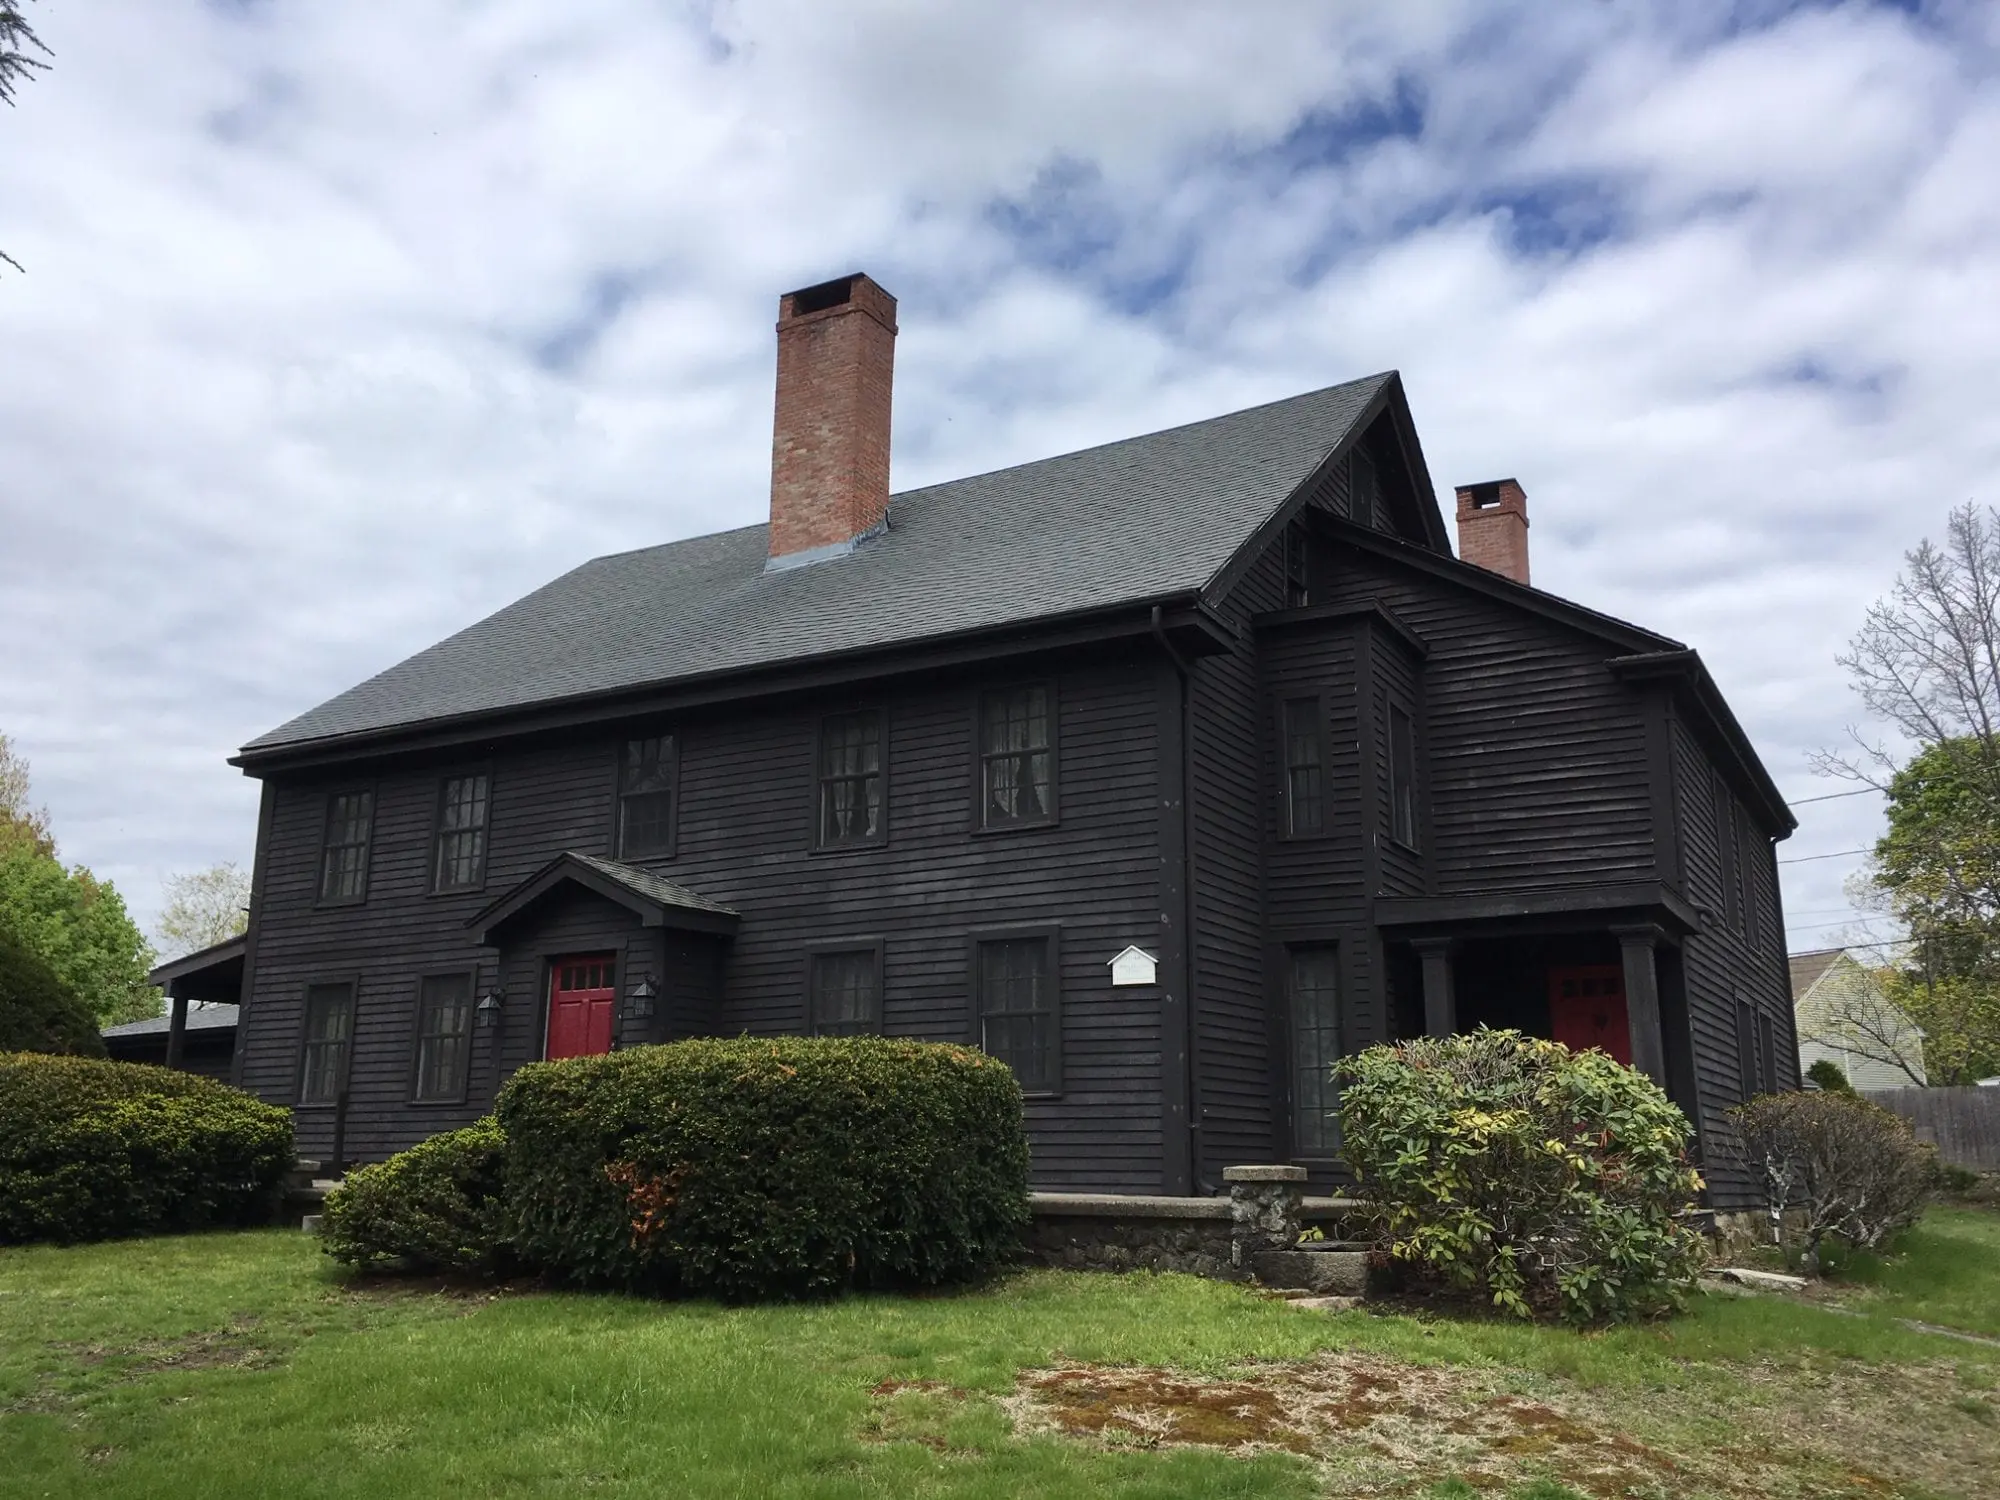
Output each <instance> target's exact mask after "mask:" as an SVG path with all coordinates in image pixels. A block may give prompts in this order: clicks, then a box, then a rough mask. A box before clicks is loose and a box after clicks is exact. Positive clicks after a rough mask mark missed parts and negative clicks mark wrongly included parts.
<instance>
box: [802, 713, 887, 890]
mask: <svg viewBox="0 0 2000 1500" xmlns="http://www.w3.org/2000/svg"><path fill="white" fill-rule="evenodd" d="M864 714H873V715H874V716H875V779H876V780H877V781H879V782H880V783H881V784H882V811H881V817H880V818H879V819H878V820H877V823H876V827H875V831H874V832H873V833H870V834H862V835H859V836H857V837H854V838H844V839H838V840H836V841H834V842H832V843H828V842H827V840H826V824H825V822H824V818H825V814H826V803H825V795H826V784H827V782H828V781H829V780H851V779H855V778H852V777H834V778H829V777H828V776H827V775H826V729H827V725H828V724H830V723H832V722H833V721H834V720H835V719H851V718H859V717H861V716H862V715H864ZM860 779H862V780H866V779H867V778H866V775H865V773H864V774H863V776H862V777H861V778H860ZM811 785H812V800H811V806H812V832H811V849H812V852H813V853H815V854H838V853H843V852H846V851H849V850H854V849H877V848H880V847H881V846H882V845H884V844H886V843H888V842H889V710H888V708H887V707H886V706H884V705H879V704H878V705H875V706H873V707H860V708H847V709H840V710H838V711H836V712H833V713H823V714H820V715H819V716H818V717H817V718H816V719H815V720H814V721H813V735H812V775H811Z"/></svg>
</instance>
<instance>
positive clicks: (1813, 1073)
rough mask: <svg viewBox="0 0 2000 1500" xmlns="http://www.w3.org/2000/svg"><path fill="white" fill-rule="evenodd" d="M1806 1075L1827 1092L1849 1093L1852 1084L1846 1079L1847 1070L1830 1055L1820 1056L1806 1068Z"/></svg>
mask: <svg viewBox="0 0 2000 1500" xmlns="http://www.w3.org/2000/svg"><path fill="white" fill-rule="evenodd" d="M1806 1077H1807V1078H1809V1079H1811V1080H1812V1081H1813V1082H1814V1083H1816V1084H1818V1085H1819V1086H1820V1087H1821V1088H1822V1089H1824V1090H1825V1091H1826V1092H1827V1093H1829V1094H1851V1093H1853V1092H1854V1085H1853V1084H1851V1083H1849V1082H1848V1081H1847V1071H1846V1069H1844V1068H1842V1067H1841V1065H1840V1064H1839V1063H1837V1062H1835V1061H1834V1060H1833V1059H1832V1058H1830V1057H1822V1058H1821V1059H1820V1060H1819V1061H1818V1062H1816V1063H1814V1064H1813V1065H1812V1066H1811V1067H1810V1068H1807V1069H1806Z"/></svg>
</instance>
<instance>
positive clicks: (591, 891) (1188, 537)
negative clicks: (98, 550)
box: [234, 277, 1797, 1206]
mask: <svg viewBox="0 0 2000 1500" xmlns="http://www.w3.org/2000/svg"><path fill="white" fill-rule="evenodd" d="M894 336H895V302H894V299H892V298H890V297H889V296H888V295H887V294H886V293H884V292H883V291H882V290H881V289H880V288H879V287H877V286H876V285H875V284H874V283H873V282H872V281H870V280H868V279H867V278H866V277H848V278H844V279H842V280H840V281H837V282H832V283H829V284H827V285H824V286H818V287H813V288H809V289H807V290H805V291H801V292H797V293H793V294H791V295H789V296H787V297H786V298H784V299H783V301H782V303H781V316H780V321H779V325H778V351H779V352H778V383H777V392H778V395H777V415H776V435H775V441H774V445H773V477H772V494H771V520H770V524H769V525H768V526H751V527H745V528H743V529H741V530H737V531H730V532H724V533H721V534H718V535H714V536H703V537H696V538H692V539H690V540H687V541H682V542H675V543H670V544H668V545H665V546H659V547H651V548H647V549H644V550H641V551H637V552H629V553H624V554H621V555H618V556H613V557H603V558H599V559H597V560H595V561H593V562H588V563H585V564H584V565H583V566H581V567H579V568H576V569H574V570H573V571H571V572H569V573H566V574H564V575H563V576H562V577H560V578H558V579H556V580H555V581H554V582H552V583H550V584H548V585H547V586H546V587H544V588H542V589H540V590H538V591H536V592H535V593H533V594H530V595H529V596H528V597H526V598H524V599H522V600H520V601H519V602H518V603H515V604H513V605H510V606H509V607H507V608H506V609H503V610H501V611H500V612H499V613H497V614H495V615H493V616H491V617H490V618H488V619H485V620H483V621H481V622H479V623H478V624H475V625H473V626H471V627H470V628H468V629H466V630H464V631H462V632H461V633H459V634H458V635H455V636H453V637H451V638H450V639H448V640H446V641H443V642H441V643H440V644H438V645H436V646H433V647H431V648H430V649H429V650H427V651H424V652H422V653H420V654H418V655H417V656H415V657H412V658H411V659H410V660H408V661H406V662H403V663H402V664H400V665H398V666H395V667H392V668H390V669H389V670H388V671H386V672H384V673H382V674H381V675H379V676H377V677H374V678H372V679H370V680H369V681H367V682H364V683H362V684H361V685H360V686H358V687H355V688H353V689H351V690H350V691H348V692H345V693H343V694H341V695H340V696H339V697H337V698H334V699H332V700H331V701H330V702H327V703H325V704H322V705H321V706H320V707H318V708H315V709H313V710H312V711H310V712H309V713H306V714H303V715H302V716H300V717H299V718H297V719H294V720H293V721H292V722H290V723H288V724H286V725H284V726H282V727H281V728H278V729H276V730H273V731H272V732H271V733H269V734H266V735H264V736H262V737H261V738H259V739H256V740H254V741H252V742H251V743H250V744H248V745H246V746H245V747H244V748H243V750H242V751H241V753H240V754H239V755H238V756H237V757H236V758H235V761H234V763H235V764H237V765H239V766H240V767H242V768H243V770H244V771H245V772H246V773H247V774H249V775H251V776H254V777H256V778H258V779H259V780H260V781H261V782H262V786H263V801H262V813H261V817H260V821H259V827H258V833H257V860H256V885H255V894H254V898H253V906H252V915H251V922H250V930H249V933H248V940H247V954H246V957H245V959H244V963H245V973H244V977H243V980H242V1002H243V1007H242V1012H241V1019H240V1024H239V1027H238V1040H237V1051H236V1057H235V1076H236V1077H237V1079H238V1080H239V1081H240V1082H241V1083H242V1084H243V1085H244V1086H245V1087H247V1088H250V1089H253V1090H255V1091H256V1092H258V1093H259V1094H262V1095H264V1096H265V1097H267V1098H270V1099H273V1100H280V1101H284V1102H287V1103H289V1104H292V1105H294V1106H295V1107H296V1111H297V1119H298V1129H299V1139H300V1143H301V1149H302V1150H304V1151H305V1152H306V1153H307V1154H315V1153H324V1152H325V1151H326V1150H328V1149H329V1147H330V1144H331V1140H332V1132H333V1129H334V1119H335V1115H336V1113H337V1110H336V1101H337V1100H339V1099H340V1098H341V1097H342V1096H343V1095H344V1096H345V1098H346V1101H347V1102H346V1105H345V1108H344V1111H338V1112H339V1113H341V1116H342V1119H343V1120H344V1130H345V1145H346V1149H347V1153H348V1154H349V1155H351V1156H355V1157H359V1158H362V1159H368V1158H374V1157H380V1156H383V1155H386V1154H387V1153H389V1152H391V1151H393V1150H396V1149H398V1148H400V1147H403V1146H406V1145H409V1144H410V1143H412V1142H414V1141H416V1140H419V1139H421V1138H423V1137H425V1136H427V1135H430V1134H433V1133H434V1132H437V1131H439V1130H443V1129H447V1128H449V1127H452V1126H456V1125H459V1124H462V1123H465V1122H467V1121H469V1120H471V1119H473V1118H475V1117H476V1116H478V1115H479V1114H481V1113H482V1112H484V1111H485V1110H487V1109H488V1108H489V1107H490V1105H491V1103H492V1100H493V1097H494V1092H495V1090H496V1089H497V1088H498V1086H499V1084H500V1083H501V1081H502V1080H504V1079H505V1078H506V1076H507V1075H508V1074H509V1073H510V1072H511V1071H512V1070H514V1069H516V1068H518V1067H520V1066H521V1065H523V1064H524V1063H527V1062H531V1061H534V1060H536V1059H539V1058H544V1057H558V1056H565V1055H572V1054H576V1053H587V1052H596V1051H603V1050H606V1049H608V1048H611V1047H623V1046H631V1045H634V1044H639V1043H645V1042H655V1041H663V1040H668V1039H672V1038H677V1037H685V1036H691V1035H702V1034H729V1035H734V1034H738V1033H744V1032H747V1033H751V1034H759V1035H762V1034H781V1033H801V1032H821V1033H842V1032H853V1031H879V1032H882V1033H884V1034H888V1035H893V1036H910V1037H922V1038H933V1039H944V1040H954V1041H962V1042H970V1043H973V1044H975V1045H980V1046H983V1047H985V1048H987V1049H988V1050H989V1051H991V1052H993V1053H995V1054H996V1055H998V1056H1000V1057H1003V1058H1004V1059H1006V1061H1007V1062H1009V1063H1010V1064H1012V1065H1013V1067H1014V1068H1015V1070H1016V1071H1017V1072H1018V1074H1019V1076H1020V1079H1021V1082H1022V1084H1023V1086H1024V1088H1025V1089H1026V1091H1027V1093H1028V1096H1029V1103H1028V1119H1029V1126H1030V1130H1031V1132H1032V1139H1033V1146H1034V1163H1035V1177H1036V1181H1037V1183H1038V1185H1040V1186H1042V1187H1046V1188H1065V1189H1092V1190H1103V1191H1133V1192H1161V1191H1165V1192H1169V1193H1189V1192H1195V1193H1199V1192H1206V1191H1211V1190H1213V1189H1215V1188H1216V1186H1217V1185H1218V1183H1219V1180H1220V1174H1221V1171H1222V1169H1223V1168H1224V1167H1225V1166H1228V1165H1231V1164H1234V1163H1239V1162H1263V1161H1270V1160H1292V1161H1298V1162H1302V1163H1307V1164H1309V1165H1311V1166H1312V1167H1313V1168H1314V1171H1315V1177H1316V1179H1317V1180H1319V1181H1322V1182H1325V1181H1328V1180H1331V1179H1332V1177H1333V1176H1334V1174H1335V1173H1336V1170H1337V1169H1336V1167H1335V1158H1336V1152H1337V1146H1338V1142H1337V1133H1336V1121H1335V1117H1334V1114H1333V1110H1334V1106H1335V1097H1334V1092H1333V1089H1332V1086H1331V1084H1330V1083H1329V1081H1328V1076H1327V1068H1328V1064H1329V1063H1330V1062H1331V1061H1332V1060H1333V1059H1334V1058H1336V1057H1337V1056H1339V1055H1340V1054H1342V1053H1344V1052H1347V1051H1351V1050H1354V1049H1358V1048H1360V1047H1364V1046H1366V1045H1368V1044H1370V1043H1373V1042H1377V1041H1380V1040H1383V1039H1385V1038H1394V1037H1401V1036H1409V1035H1413V1034H1418V1033H1422V1032H1424V1031H1426V1030H1429V1031H1433V1032H1443V1031H1450V1030H1453V1029H1462V1028H1470V1027H1474V1026H1479V1025H1495V1026H1518V1027H1523V1028H1525V1029H1527V1030H1529V1031H1531V1032H1535V1033H1538V1034H1542V1035H1553V1036H1556V1037H1558V1038H1561V1039H1563V1040H1566V1041H1570V1042H1572V1043H1575V1044H1577V1045H1600V1046H1603V1047H1605V1048H1606V1049H1607V1050H1609V1051H1611V1052H1612V1053H1614V1054H1615V1055H1617V1056H1619V1057H1621V1058H1624V1059H1627V1060H1629V1061H1631V1062H1632V1063H1633V1064H1635V1065H1636V1066H1638V1067H1641V1068H1644V1069H1645V1070H1646V1071H1648V1072H1649V1073H1651V1074H1653V1075H1654V1076H1655V1077H1656V1078H1658V1079H1660V1080H1661V1081H1662V1082H1663V1083H1664V1084H1665V1086H1666V1087H1667V1088H1668V1089H1669V1090H1670V1091H1671V1092H1672V1094H1673V1096H1674V1097H1675V1098H1676V1099H1678V1100H1679V1101H1680V1102H1681V1103H1682V1104H1683V1105H1684V1106H1685V1107H1686V1108H1687V1110H1688V1112H1689V1113H1690V1114H1691V1115H1692V1116H1693V1118H1694V1119H1695V1121H1696V1122H1697V1124H1698V1126H1699V1128H1700V1133H1701V1141H1702V1150H1703V1154H1704V1160H1705V1163H1706V1165H1707V1167H1708V1169H1709V1172H1710V1175H1711V1178H1712V1181H1713V1183H1714V1192H1715V1198H1716V1202H1717V1203H1718V1205H1722V1206H1727V1205H1729V1204H1733V1203H1739V1202H1745V1201H1748V1196H1749V1194H1748V1184H1747V1181H1746V1180H1745V1179H1743V1178H1742V1176H1741V1175H1740V1173H1738V1172H1737V1171H1736V1170H1735V1169H1734V1168H1733V1165H1732V1163H1731V1161H1730V1151H1729V1145H1730V1142H1729V1139H1728V1123H1727V1120H1726V1118H1725V1111H1727V1110H1728V1109H1729V1108H1730V1107H1731V1106H1732V1105H1733V1104H1735V1103H1736V1102H1737V1101H1738V1100H1740V1099H1741V1098H1742V1097H1743V1096H1744V1095H1745V1094H1746V1093H1747V1092H1750V1091H1754V1090H1759V1089H1763V1088H1767V1087H1772V1086H1788V1085H1792V1084H1794V1083H1795V1082H1796V1075H1797V1061H1796V1057H1797V1053H1796V1047H1795V1045H1794V1040H1793V1032H1792V1021H1791V1011H1790V1006H1789V1003H1788V989H1787V982H1786V968H1785V955H1784V943H1783V938H1782V933H1783V923H1782V920H1781V913H1780V907H1779V894H1778V880H1777V870H1776V866H1775V862H1774V855H1773V845H1774V841H1775V840H1778V839H1781V838H1783V837H1785V835H1786V834H1787V833H1788V832H1789V831H1790V829H1791V828H1792V826H1793V820H1792V818H1791V817H1790V815H1789V813H1788V812H1787V810H1786V808H1785V805H1784V803H1783V801H1782V800H1781V799H1780V797H1779V795H1778V793H1777V791H1776V789H1775V788H1774V787H1773V785H1772V783H1771V780H1770V778H1769V776H1768V775H1767V774H1766V773H1765V771H1764V769H1763V767H1762V766H1761V765H1760V764H1759V762H1758V759H1757V756H1756V754H1755V752H1754V751H1753V749H1752V748H1751V746H1750V744H1749V742H1748V741H1747V739H1746V738H1745V736H1744V734H1743V731H1742V729H1741V728H1740V727H1739V726H1738V724H1737V723H1736V720H1735V719H1734V718H1733V717H1732V715H1731V714H1730V711H1729V709H1728V707H1727V705H1726V704H1725V703H1724V702H1723V700H1722V698H1721V696H1720V695H1719V694H1718V693H1717V691H1716V689H1715V685H1714V683H1713V682H1712V681H1711V680H1710V678H1709V675H1708V673H1707V671H1706V670H1705V669H1704V667H1703V666H1702V663H1701V661H1700V659H1699V658H1698V657H1697V656H1696V654H1695V653H1694V652H1693V651H1692V650H1690V649H1688V648H1687V647H1685V646H1683V645H1682V644H1680V643H1679V642H1677V641H1672V640H1668V639H1666V638H1664V637H1662V636H1659V635H1656V634H1654V633H1652V632H1651V631H1647V630H1644V629H1641V628H1640V627H1638V626H1634V625H1629V624H1626V623H1624V622H1622V621H1619V620H1615V619H1611V618H1609V617H1607V616H1605V615H1601V614H1598V613H1596V612H1594V611H1592V610H1590V609H1587V608H1584V607H1582V606H1580V605H1577V604H1572V603H1570V602H1568V601H1566V600H1564V599H1560V598H1557V597H1555V596H1554V595H1551V594H1548V593H1544V592H1542V591H1540V590H1537V589H1535V588H1533V587H1531V586H1529V584H1528V581H1527V574H1528V569H1527V545H1526V544H1527V527H1528V521H1527V513H1526V504H1525V500H1524V498H1523V496H1522V494H1521V490H1520V487H1519V486H1518V485H1517V484H1515V483H1514V482H1513V481H1511V480H1505V481H1500V482H1497V483H1494V484H1486V485H1472V486H1469V487H1466V488H1463V489H1460V490H1459V491H1458V493H1457V521H1458V532H1459V542H1460V549H1461V552H1462V554H1463V556H1462V557H1461V558H1454V557H1453V555H1452V549H1451V545H1450V541H1449V539H1448V537H1447V535H1446V530H1445V525H1444V520H1443V517H1442V515H1441V513H1440V510H1439V507H1438V503H1437V500H1436V498H1435V496H1434V494H1433V491H1432V489H1431V485H1430V481H1429V479H1428V477H1427V472H1426V469H1425V465H1424V461H1423V455H1422V452H1421V450H1420V449H1419V447H1418V442H1417V433H1416V428H1415V426H1414V424H1413V423H1412V421H1411V416H1410V412H1409V409H1408V407H1407V405H1406V403H1405V400H1404V394H1403V387H1402V382H1401V380H1400V379H1399V378H1398V377H1397V376H1396V375H1395V374H1394V373H1390V374H1385V375H1376V376H1371V377H1369V378H1368V379H1365V380H1357V381H1352V382H1349V383H1347V384H1345V385H1337V386H1333V387H1330V388H1328V389H1325V390H1319V391H1313V392H1310V393H1308V394H1306V395H1302V396H1298V397H1295V398H1292V399H1290V400H1285V401H1278V402H1274V403H1272V404H1270V405H1267V406H1260V407H1256V408H1253V409H1251V410H1248V411H1241V412H1236V413H1233V414H1231V415H1228V416H1223V417H1218V418H1215V419H1214V420H1211V421H1205V422H1198V423H1195V424H1193V425H1190V426H1186V427H1179V428H1175V429H1172V430H1170V431H1166V432H1158V433H1154V434H1151V435H1149V436H1145V437H1139V438H1134V439H1131V440H1129V441H1125V442H1119V443H1112V444H1109V445H1107V446H1104V447H1100V448H1093V449H1089V450H1087V451H1085V452H1081V453H1072V454H1067V455H1064V456H1062V457H1059V458H1052V459H1047V460H1044V461H1042V462H1038V463H1031V464H1024V465H1021V466H1020V467H1017V468H1011V469H1006V470H1002V471H1000V472H997V473H992V474H984V475H979V476H977V477H974V478H970V479H963V480H958V481H955V482H953V483H949V484H941V485H936V486H933V487H931V488H928V489H922V490H915V491H908V492H905V493H902V494H899V495H896V496H894V497H893V498H892V497H891V495H890V494H889V484H888V475H889V462H888V458H889V453H888V449H889V409H890V375H891V369H892V352H893V341H894Z"/></svg>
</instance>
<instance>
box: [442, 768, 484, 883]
mask: <svg viewBox="0 0 2000 1500" xmlns="http://www.w3.org/2000/svg"><path fill="white" fill-rule="evenodd" d="M486 792H487V788H486V778H485V777H484V776H454V777H452V778H451V779H449V780H448V781H446V782H445V784H444V794H443V797H442V799H441V803H440V807H439V812H438V852H437V889H438V890H441V891H450V890H462V889H464V888H466V887H468V886H476V885H478V884H479V883H480V882H481V881H482V880H484V879H485V875H486V813H487V795H486Z"/></svg>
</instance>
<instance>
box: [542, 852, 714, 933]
mask: <svg viewBox="0 0 2000 1500" xmlns="http://www.w3.org/2000/svg"><path fill="white" fill-rule="evenodd" d="M568 853H569V857H570V858H571V859H573V860H575V861H576V862H577V863H578V864H580V865H588V866H590V868H591V869H593V870H596V871H597V872H598V873H599V874H601V875H605V876H608V877H609V878H611V879H612V880H615V881H617V882H618V883H619V884H620V885H622V886H624V887H625V888H626V889H627V890H629V891H633V892H636V893H637V894H638V895H640V896H643V897H645V898H646V899H647V900H648V901H651V902H654V903H656V904H658V905H660V906H684V907H686V908H687V909H688V910H689V911H712V912H719V913H720V914H721V915H723V916H725V917H733V916H736V915H737V911H736V908H735V907H733V906H724V905H723V904H722V903H721V902H720V901H711V900H709V899H708V897H706V896H704V895H701V894H699V893H698V892H695V891H691V890H689V889H688V888H687V887H686V886H684V885H676V884H675V883H674V882H673V881H671V880H663V879H661V878H660V877H659V876H658V875H655V874H654V873H653V872H652V871H651V870H642V869H640V868H638V866H636V865H625V864H620V863H619V862H618V861H617V860H615V859H599V858H598V857H597V856H596V855H595V854H579V853H577V852H576V850H574V849H571V850H569V851H568Z"/></svg>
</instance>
